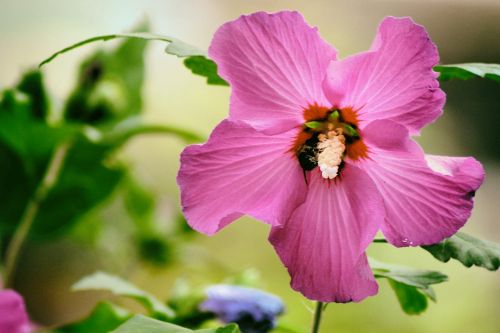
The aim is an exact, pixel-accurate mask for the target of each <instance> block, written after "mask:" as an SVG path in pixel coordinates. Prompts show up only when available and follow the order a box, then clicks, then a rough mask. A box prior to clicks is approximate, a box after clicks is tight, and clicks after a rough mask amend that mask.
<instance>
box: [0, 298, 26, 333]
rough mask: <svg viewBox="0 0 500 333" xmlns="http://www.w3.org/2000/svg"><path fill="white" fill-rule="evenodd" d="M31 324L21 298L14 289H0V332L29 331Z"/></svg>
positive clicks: (22, 332) (20, 332) (15, 332)
mask: <svg viewBox="0 0 500 333" xmlns="http://www.w3.org/2000/svg"><path fill="white" fill-rule="evenodd" d="M29 332H31V324H30V322H29V319H28V314H27V313H26V309H25V307H24V301H23V298H22V297H21V296H20V295H19V294H18V293H16V292H15V291H14V290H10V289H4V290H0V333H29Z"/></svg>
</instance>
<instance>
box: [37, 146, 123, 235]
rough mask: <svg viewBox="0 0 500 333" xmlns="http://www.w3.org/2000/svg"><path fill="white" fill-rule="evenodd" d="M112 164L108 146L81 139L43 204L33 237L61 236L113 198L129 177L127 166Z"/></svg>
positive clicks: (71, 151)
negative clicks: (124, 179) (124, 177)
mask: <svg viewBox="0 0 500 333" xmlns="http://www.w3.org/2000/svg"><path fill="white" fill-rule="evenodd" d="M111 161H112V159H110V151H109V148H108V147H103V146H99V145H94V144H92V143H90V142H88V141H86V140H83V139H79V140H77V141H76V142H75V144H74V145H73V147H72V148H71V149H70V151H69V153H68V156H67V158H66V161H65V164H64V166H63V168H62V170H61V174H60V177H59V180H58V182H57V183H56V185H55V186H54V188H53V189H52V191H51V192H50V193H49V195H48V197H47V198H46V199H45V201H44V202H43V203H42V205H41V208H40V211H39V213H38V215H37V217H36V219H35V221H34V224H33V229H32V233H31V235H32V237H36V238H41V237H54V236H57V235H60V234H61V233H63V232H65V231H66V230H68V229H69V228H70V227H72V226H73V225H74V224H75V223H77V222H78V221H79V220H80V219H81V218H82V216H83V215H84V214H86V213H87V212H88V211H90V210H91V209H92V208H94V207H96V206H97V205H98V204H100V203H101V202H103V201H104V200H106V199H107V198H109V196H110V195H111V194H112V193H113V192H114V190H115V189H116V188H117V186H118V184H119V183H120V182H121V180H122V179H123V176H124V174H125V168H124V166H122V165H121V164H118V163H116V162H115V163H112V162H111Z"/></svg>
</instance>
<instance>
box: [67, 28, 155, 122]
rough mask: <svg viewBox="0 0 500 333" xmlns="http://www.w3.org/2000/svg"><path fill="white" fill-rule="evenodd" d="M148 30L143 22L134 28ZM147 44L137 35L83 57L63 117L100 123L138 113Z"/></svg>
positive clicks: (140, 104) (140, 107) (140, 102)
mask: <svg viewBox="0 0 500 333" xmlns="http://www.w3.org/2000/svg"><path fill="white" fill-rule="evenodd" d="M147 29H148V24H147V23H143V24H141V25H139V26H138V27H137V28H136V29H135V30H142V31H144V30H147ZM132 34H133V33H132ZM146 44H147V43H146V41H145V40H143V39H140V38H139V39H137V38H130V39H126V40H124V41H122V42H121V43H120V44H118V45H117V46H116V47H115V48H113V49H111V50H98V51H97V52H95V53H93V54H92V55H91V56H90V57H88V58H87V59H86V60H84V61H83V63H82V65H81V67H80V71H79V75H78V80H77V84H76V87H75V88H74V89H73V91H72V93H71V95H70V97H69V99H68V101H67V103H66V105H65V108H64V117H65V119H66V120H70V121H76V122H83V123H89V124H102V123H107V122H114V121H118V120H120V119H122V118H126V117H128V116H130V115H136V114H138V113H140V112H141V110H142V97H141V92H142V84H143V81H144V52H145V48H146Z"/></svg>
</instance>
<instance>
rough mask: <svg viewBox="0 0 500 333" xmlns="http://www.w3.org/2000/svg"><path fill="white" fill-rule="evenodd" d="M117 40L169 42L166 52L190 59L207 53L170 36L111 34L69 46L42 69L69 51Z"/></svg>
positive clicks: (138, 33)
mask: <svg viewBox="0 0 500 333" xmlns="http://www.w3.org/2000/svg"><path fill="white" fill-rule="evenodd" d="M116 38H128V39H130V38H131V39H142V40H156V41H162V42H167V43H169V45H168V46H167V48H166V49H165V51H166V52H167V53H169V54H172V55H176V56H178V57H189V56H196V55H205V52H203V51H202V50H200V49H198V48H197V47H195V46H193V45H190V44H188V43H185V42H183V41H181V40H179V39H177V38H174V37H170V36H163V35H158V34H153V33H147V32H131V33H120V34H111V35H102V36H96V37H92V38H88V39H85V40H83V41H81V42H78V43H75V44H73V45H71V46H68V47H66V48H64V49H62V50H60V51H58V52H56V53H54V54H53V55H51V56H50V57H48V58H47V59H45V60H44V61H42V62H41V63H40V65H39V66H40V67H41V66H43V65H45V64H47V63H49V62H51V61H52V60H53V59H54V58H56V57H57V56H59V55H60V54H63V53H66V52H68V51H71V50H73V49H76V48H78V47H80V46H83V45H86V44H89V43H93V42H98V41H103V42H106V41H109V40H113V39H116Z"/></svg>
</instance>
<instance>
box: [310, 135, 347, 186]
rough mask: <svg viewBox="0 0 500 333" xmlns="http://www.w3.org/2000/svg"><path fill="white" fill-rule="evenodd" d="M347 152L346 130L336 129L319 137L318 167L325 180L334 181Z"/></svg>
mask: <svg viewBox="0 0 500 333" xmlns="http://www.w3.org/2000/svg"><path fill="white" fill-rule="evenodd" d="M345 150H346V146H345V136H344V130H343V129H342V128H336V129H332V130H329V131H328V132H327V133H325V134H323V133H322V134H319V135H318V144H317V151H318V155H317V156H318V157H317V158H318V167H319V169H320V171H321V176H322V177H323V178H325V179H334V178H335V177H337V175H338V173H339V167H340V164H341V163H342V160H343V158H344V153H345Z"/></svg>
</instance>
